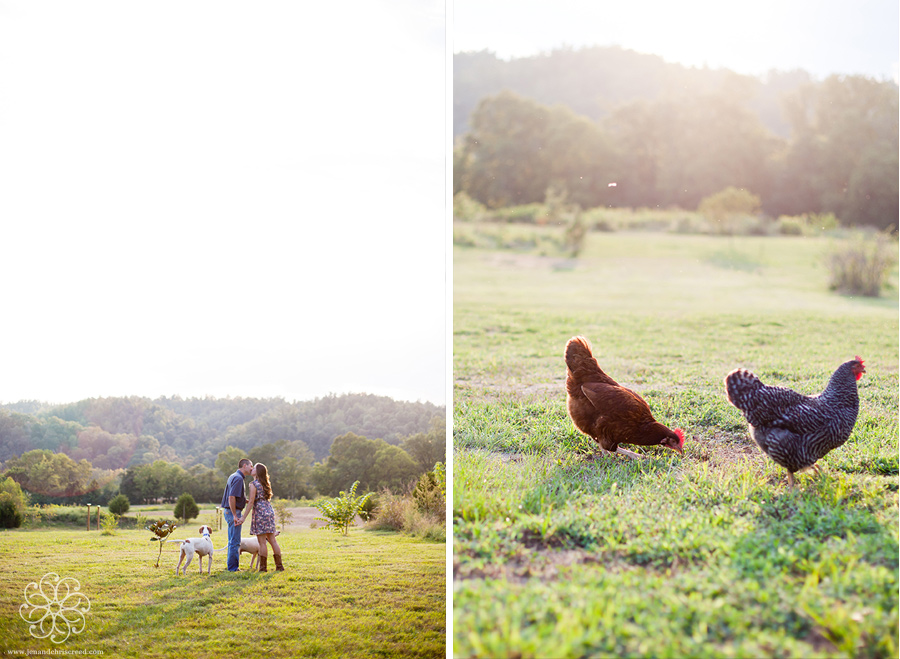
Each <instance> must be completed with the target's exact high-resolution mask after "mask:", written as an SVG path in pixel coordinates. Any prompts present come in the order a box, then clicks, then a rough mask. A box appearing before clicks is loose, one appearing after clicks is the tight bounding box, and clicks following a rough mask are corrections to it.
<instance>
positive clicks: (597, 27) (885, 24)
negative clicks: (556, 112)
mask: <svg viewBox="0 0 900 659" xmlns="http://www.w3.org/2000/svg"><path fill="white" fill-rule="evenodd" d="M453 15H454V22H453V32H452V34H453V51H454V52H462V51H473V50H475V51H477V50H490V51H492V52H494V53H495V54H496V55H497V56H498V57H501V58H504V59H506V58H510V57H527V56H531V55H537V54H539V53H541V52H549V51H551V50H553V49H555V48H561V47H573V48H581V47H586V46H621V47H622V48H628V49H631V50H636V51H638V52H642V53H650V54H654V55H659V56H660V57H662V58H663V59H665V60H666V61H668V62H676V63H680V64H683V65H685V66H694V67H703V66H708V67H709V68H728V69H731V70H733V71H736V72H738V73H743V74H749V75H764V74H765V73H766V72H767V71H769V70H771V69H777V70H780V71H789V70H793V69H804V70H806V71H807V72H809V73H811V74H812V75H813V76H815V77H817V78H824V77H826V76H828V75H830V74H833V73H837V74H863V75H868V76H870V77H873V78H875V79H878V80H882V79H887V80H891V79H892V80H894V81H896V80H897V75H898V69H897V62H898V49H900V41H898V33H900V3H897V1H896V0H860V2H855V3H852V4H848V3H846V2H841V1H839V0H803V1H797V0H786V1H785V0H781V1H778V0H759V1H758V2H752V3H748V2H722V1H721V0H686V1H684V2H662V1H660V0H631V1H629V2H591V1H589V0H557V1H554V2H547V1H546V0H517V1H515V2H512V1H510V0H456V1H455V2H454V3H453Z"/></svg>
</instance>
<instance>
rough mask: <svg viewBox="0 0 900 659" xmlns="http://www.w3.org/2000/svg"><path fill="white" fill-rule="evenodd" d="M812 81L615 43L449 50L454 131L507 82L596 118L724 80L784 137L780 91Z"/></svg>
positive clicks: (466, 125)
mask: <svg viewBox="0 0 900 659" xmlns="http://www.w3.org/2000/svg"><path fill="white" fill-rule="evenodd" d="M811 82H812V77H811V76H810V74H809V73H807V72H806V71H801V70H797V71H788V72H782V71H770V72H769V73H768V74H767V76H766V78H765V79H764V80H760V79H759V78H756V77H754V76H746V75H740V74H737V73H734V72H732V71H729V70H728V69H705V68H704V69H698V68H692V67H685V66H683V65H681V64H672V63H669V62H666V61H665V60H663V59H662V58H661V57H659V56H658V55H648V54H644V53H638V52H635V51H633V50H626V49H623V48H620V47H618V46H610V47H593V48H583V49H578V50H570V49H562V50H554V51H552V52H551V53H548V54H543V55H537V56H534V57H522V58H515V59H511V60H502V59H499V58H498V57H497V56H496V55H494V54H493V53H491V52H489V51H479V52H465V53H456V54H454V56H453V134H454V136H457V135H462V134H463V133H465V132H466V131H467V130H468V128H469V117H470V115H471V114H472V112H473V111H474V109H475V107H476V106H477V105H478V102H479V101H481V99H483V98H484V97H486V96H492V95H494V94H497V93H498V92H500V91H502V90H504V89H507V90H509V91H512V92H515V93H516V94H519V95H521V96H525V97H527V98H530V99H533V100H535V101H537V102H538V103H541V104H543V105H551V106H552V105H564V106H566V107H568V108H569V109H571V110H572V111H574V112H576V113H577V114H580V115H583V116H586V117H588V118H590V119H593V120H595V121H599V120H600V119H603V118H604V117H606V116H608V115H609V114H610V113H611V112H612V111H613V110H614V109H615V108H616V107H617V106H620V105H624V104H627V103H632V102H634V101H657V100H659V99H660V98H663V97H666V96H673V95H680V94H684V93H692V94H703V93H709V92H712V91H715V90H718V89H721V88H722V87H724V86H729V87H731V88H734V89H735V91H738V89H737V88H740V92H741V94H742V95H743V96H744V98H745V99H746V105H747V108H748V109H749V110H751V111H753V112H754V113H755V114H756V115H757V116H758V117H759V119H760V121H761V122H762V124H763V125H764V126H766V128H768V129H769V130H770V131H772V132H773V133H774V134H775V135H778V136H780V137H787V136H788V133H789V131H790V126H789V124H788V122H787V121H786V120H785V118H784V116H783V113H782V106H781V104H782V98H783V96H784V95H785V94H786V93H793V92H796V91H797V90H799V89H800V88H801V87H802V86H803V85H806V84H809V83H811Z"/></svg>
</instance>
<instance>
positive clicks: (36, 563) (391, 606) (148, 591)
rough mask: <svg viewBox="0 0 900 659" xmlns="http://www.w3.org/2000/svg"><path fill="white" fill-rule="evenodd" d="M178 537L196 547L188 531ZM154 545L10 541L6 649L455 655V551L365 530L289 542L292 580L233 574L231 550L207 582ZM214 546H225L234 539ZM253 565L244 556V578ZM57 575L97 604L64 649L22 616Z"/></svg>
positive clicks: (136, 535)
mask: <svg viewBox="0 0 900 659" xmlns="http://www.w3.org/2000/svg"><path fill="white" fill-rule="evenodd" d="M174 535H175V537H178V538H184V537H188V535H187V534H182V533H181V529H179V530H178V531H176V533H175V534H174ZM150 537H151V534H150V533H149V532H148V531H143V532H141V531H118V532H117V534H116V535H113V536H103V535H101V534H100V533H98V532H96V531H92V532H90V533H89V532H87V531H75V530H67V531H61V530H58V529H52V530H31V531H26V530H16V531H6V532H3V533H0V556H2V558H0V570H2V572H3V588H2V589H0V639H2V640H0V648H2V649H3V650H15V651H25V650H32V651H38V650H53V649H57V650H58V649H62V650H70V651H71V650H75V651H87V652H94V651H102V652H103V654H104V656H112V657H120V656H121V657H173V656H181V657H213V656H232V655H234V656H236V655H244V656H251V653H252V655H264V656H266V657H362V656H371V657H379V656H382V657H394V656H401V657H442V656H444V653H445V648H446V638H445V634H446V624H445V620H446V618H445V616H446V614H445V611H446V607H445V599H446V598H445V571H446V567H445V566H446V554H445V545H444V544H441V543H429V542H422V541H419V540H415V539H411V538H409V537H406V536H402V535H397V534H386V533H373V532H364V531H360V530H355V531H354V530H351V532H350V535H349V536H347V537H344V536H340V535H338V534H335V533H332V532H328V531H323V530H314V531H301V532H290V533H282V534H281V535H280V536H279V538H278V541H279V543H280V544H281V547H282V552H283V556H284V565H285V571H284V572H268V573H266V574H260V573H255V572H249V571H242V572H238V573H229V572H227V571H226V570H225V551H224V549H222V550H221V551H218V552H216V554H215V557H214V560H213V568H212V574H211V575H209V576H207V575H206V572H205V571H206V562H205V561H204V574H203V575H200V574H198V561H197V559H196V558H195V559H194V560H193V562H192V563H191V566H190V572H189V574H188V575H187V576H186V577H176V576H175V574H174V569H175V565H176V564H177V563H178V550H177V545H175V544H168V545H166V546H165V549H164V550H163V554H162V560H161V561H160V567H159V568H155V567H154V565H155V563H156V556H157V551H158V549H157V547H158V545H156V543H151V542H150V541H149V538H150ZM213 543H214V546H215V547H216V548H217V549H219V548H220V547H224V544H225V535H224V533H223V532H221V531H219V532H215V533H214V534H213ZM249 560H250V558H249V555H247V554H244V556H243V558H242V560H241V568H242V570H243V569H247V568H248V567H249ZM273 568H274V566H273V565H272V563H271V559H270V569H273ZM48 572H55V573H57V574H58V575H59V576H60V577H72V578H74V579H77V580H78V581H79V582H80V585H81V592H83V593H84V594H85V595H87V597H88V599H89V600H90V611H89V612H88V613H87V614H86V616H85V619H86V624H85V629H84V631H83V633H81V634H78V635H75V634H73V635H72V636H70V637H69V639H68V640H66V641H65V642H63V643H61V644H58V645H54V644H53V643H52V642H51V641H50V640H49V639H44V640H37V639H35V638H33V637H32V636H31V635H30V634H29V631H28V626H27V625H26V623H25V622H24V621H23V620H22V619H21V618H20V616H19V607H20V606H21V605H22V604H24V603H25V597H24V589H25V587H26V585H27V584H28V583H29V582H39V581H40V580H41V577H42V576H43V575H44V574H46V573H48ZM45 592H47V591H45ZM51 597H52V596H51ZM60 597H62V595H60Z"/></svg>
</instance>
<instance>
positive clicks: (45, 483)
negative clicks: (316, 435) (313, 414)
mask: <svg viewBox="0 0 900 659" xmlns="http://www.w3.org/2000/svg"><path fill="white" fill-rule="evenodd" d="M245 457H246V458H250V459H251V460H252V461H253V462H254V463H255V462H262V463H263V464H265V465H266V466H267V467H268V469H269V477H270V480H271V482H272V485H273V489H274V490H275V494H276V496H278V497H280V498H286V499H299V498H304V497H308V498H312V497H314V496H315V495H317V494H322V495H328V496H334V495H336V494H337V493H338V492H339V491H340V490H346V489H347V488H348V487H349V486H350V485H351V484H352V483H353V482H354V481H356V480H359V481H360V486H361V488H362V489H363V490H365V491H376V490H377V491H380V490H383V489H388V490H391V491H401V490H403V489H405V488H407V487H409V486H410V485H411V484H412V483H413V482H415V480H416V479H417V478H418V477H419V476H420V475H421V474H423V473H426V472H428V471H430V470H431V469H433V467H434V464H435V463H436V462H444V461H445V460H446V438H445V428H444V419H443V417H442V416H437V417H433V418H432V421H431V424H430V426H429V428H428V431H427V432H424V433H416V434H413V435H410V436H408V437H406V438H405V439H404V440H403V441H402V442H401V445H400V446H393V445H391V444H388V443H387V442H385V441H384V440H382V439H367V438H365V437H361V436H358V435H355V434H353V433H347V434H345V435H342V436H339V437H337V438H335V440H334V442H333V443H332V446H331V449H330V453H329V455H328V456H327V458H326V459H324V460H322V461H321V462H320V463H317V464H313V454H312V451H310V449H309V448H308V447H307V446H306V444H305V443H304V442H302V441H299V440H295V441H287V440H278V441H275V442H272V443H268V444H262V445H259V446H255V447H253V448H251V449H249V450H244V449H240V448H237V447H234V446H228V447H226V448H225V449H224V450H223V451H222V452H220V453H219V455H218V456H217V458H216V462H215V467H207V466H205V465H200V464H195V465H193V466H191V467H189V468H185V467H183V466H181V465H180V464H176V463H173V462H168V461H166V460H161V459H158V460H154V461H153V462H150V463H143V464H138V465H134V466H131V467H129V468H127V469H117V470H116V469H114V470H109V469H97V468H95V467H94V466H92V465H91V463H90V462H89V461H88V460H86V459H84V458H82V459H80V460H78V461H77V462H76V461H75V460H74V459H72V458H71V457H69V456H68V455H66V454H65V453H54V452H52V451H49V450H47V449H34V450H31V451H27V452H25V453H23V454H22V455H20V456H18V457H15V458H12V459H10V460H8V461H6V463H5V465H4V472H3V475H2V478H10V479H12V480H13V481H14V482H15V483H17V484H18V486H21V488H22V490H23V491H24V492H26V493H27V494H28V495H29V497H30V500H31V502H32V503H60V504H70V505H71V504H84V503H96V504H106V503H107V502H108V501H109V500H111V499H112V498H113V497H115V496H116V495H119V494H121V495H124V496H126V497H127V498H128V500H129V501H130V502H131V503H151V502H163V503H172V502H174V501H176V500H177V499H178V498H179V497H180V496H181V495H183V494H185V493H187V494H189V495H190V496H191V497H192V499H193V500H194V501H200V502H205V503H218V502H219V501H220V499H221V496H222V492H223V490H224V487H225V480H226V478H227V477H228V476H230V475H231V474H232V473H234V471H235V470H236V469H237V465H238V462H239V461H240V460H241V459H242V458H245Z"/></svg>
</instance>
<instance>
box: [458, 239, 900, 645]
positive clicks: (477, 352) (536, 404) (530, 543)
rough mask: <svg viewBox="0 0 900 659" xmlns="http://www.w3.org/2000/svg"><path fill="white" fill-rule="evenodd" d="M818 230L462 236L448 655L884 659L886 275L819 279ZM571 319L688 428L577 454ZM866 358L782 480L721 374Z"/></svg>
mask: <svg viewBox="0 0 900 659" xmlns="http://www.w3.org/2000/svg"><path fill="white" fill-rule="evenodd" d="M838 243H839V241H838V240H837V239H831V238H750V237H741V238H737V237H736V238H726V237H709V236H685V235H665V234H653V233H640V234H621V233H613V234H596V233H595V234H591V235H589V237H588V243H587V246H586V249H585V250H584V252H583V253H582V255H581V257H580V258H579V259H577V260H573V259H565V258H557V257H550V256H540V255H536V254H524V253H516V252H512V251H488V250H482V249H466V248H462V249H461V248H459V247H457V248H456V249H455V251H454V327H453V331H454V345H453V348H454V376H453V377H454V385H455V386H454V389H455V391H454V447H455V449H454V476H453V479H454V489H453V519H454V588H453V591H454V601H453V608H454V639H453V647H454V654H455V655H456V656H460V657H468V656H478V657H587V656H642V657H732V656H734V657H776V656H777V657H781V656H785V657H787V656H791V657H794V656H797V657H800V656H809V657H857V656H862V657H895V656H896V655H897V633H898V628H897V619H898V602H897V590H898V567H897V558H898V543H897V533H898V513H897V510H898V475H897V473H898V457H897V456H898V444H897V434H898V395H897V393H898V343H897V337H898V308H897V299H896V291H897V274H896V271H895V272H894V273H893V274H892V276H891V281H890V283H889V286H888V291H887V296H886V297H883V298H881V299H854V298H849V297H842V296H837V295H834V294H832V293H830V292H829V291H828V289H827V272H826V270H825V267H824V262H823V257H824V255H825V254H826V253H827V252H828V251H829V250H830V249H833V248H834V247H835V246H837V245H838ZM576 334H582V335H585V336H587V337H588V338H589V339H590V340H591V341H592V343H593V345H594V348H595V353H596V356H597V357H598V359H599V361H600V363H601V365H602V366H603V367H604V368H605V369H606V370H607V371H608V372H609V373H610V374H611V375H612V376H613V377H614V378H616V379H617V380H618V381H619V382H621V383H623V384H625V385H626V386H630V387H632V388H634V389H636V390H637V391H639V392H640V393H641V394H642V395H643V396H644V397H645V398H646V399H647V401H648V402H649V404H650V406H651V408H652V409H653V411H654V413H655V415H656V417H657V419H659V420H660V421H662V422H663V423H665V424H667V425H670V426H680V427H682V428H684V429H685V431H686V433H687V434H688V436H689V439H688V441H687V443H686V444H685V455H684V456H683V457H679V456H677V455H675V454H674V453H672V452H670V451H666V450H665V449H642V448H635V447H628V448H633V449H635V450H637V451H642V452H645V453H646V456H647V457H646V458H645V459H644V460H643V461H641V462H635V461H629V460H626V459H624V458H619V457H603V458H597V459H596V460H590V459H589V455H590V454H591V453H592V451H593V445H592V442H590V440H588V439H587V438H586V437H584V436H583V435H581V434H580V433H578V432H577V431H576V430H575V429H574V427H573V426H572V424H571V421H570V420H569V419H568V417H567V414H566V410H565V389H564V381H565V363H564V362H563V359H562V352H563V348H564V345H565V342H566V340H567V339H569V338H570V337H571V336H573V335H576ZM857 354H859V355H861V356H862V357H863V358H864V359H865V360H866V366H867V370H868V373H867V375H866V376H864V377H863V379H862V380H861V381H860V383H859V392H860V400H861V409H860V414H859V418H858V420H857V424H856V427H855V429H854V432H853V435H852V436H851V438H850V440H849V441H848V442H847V443H846V444H845V445H844V446H843V447H841V448H839V449H836V450H835V451H833V452H832V453H830V454H829V455H828V456H827V457H826V458H825V459H824V460H822V461H821V462H820V464H821V466H822V467H823V469H824V475H823V476H822V477H815V476H813V475H807V474H803V475H800V476H799V483H800V486H799V488H798V490H796V491H793V492H791V491H789V490H788V489H787V484H786V476H785V472H784V470H783V469H781V468H780V467H778V466H777V465H775V464H774V463H772V462H771V461H770V460H768V459H767V458H766V457H765V456H764V455H762V454H761V453H760V451H759V450H758V449H757V447H756V446H755V445H754V444H753V442H752V441H751V440H750V439H749V437H748V434H747V430H746V424H745V423H744V421H743V419H742V417H741V415H740V413H739V412H738V411H737V410H736V409H735V408H733V407H732V406H731V405H730V404H729V403H728V402H727V400H726V398H725V395H724V388H723V384H722V380H723V378H724V376H725V374H726V373H728V372H729V371H730V370H731V369H733V368H736V367H738V366H744V367H747V368H750V369H753V370H754V371H755V372H756V373H757V374H758V375H760V377H762V378H763V379H764V381H766V382H769V383H772V384H779V385H783V386H790V387H792V388H794V389H797V390H799V391H801V392H804V393H809V394H812V393H818V392H819V391H820V390H821V389H822V388H824V386H825V384H826V382H827V380H828V377H829V376H830V375H831V373H832V372H833V370H834V369H835V368H836V367H837V366H838V365H839V364H840V363H842V362H844V361H846V360H848V359H851V358H852V357H853V356H854V355H857Z"/></svg>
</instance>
